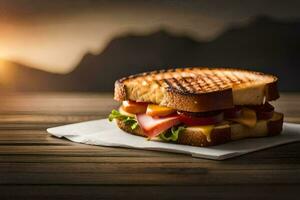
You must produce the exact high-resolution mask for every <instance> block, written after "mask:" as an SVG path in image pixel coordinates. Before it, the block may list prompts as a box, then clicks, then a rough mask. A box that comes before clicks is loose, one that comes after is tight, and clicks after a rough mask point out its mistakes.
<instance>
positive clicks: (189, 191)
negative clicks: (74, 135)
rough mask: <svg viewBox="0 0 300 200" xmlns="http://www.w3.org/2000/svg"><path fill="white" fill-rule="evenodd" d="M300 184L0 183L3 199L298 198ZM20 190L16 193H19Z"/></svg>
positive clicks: (236, 199) (235, 199)
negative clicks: (122, 184)
mask: <svg viewBox="0 0 300 200" xmlns="http://www.w3.org/2000/svg"><path fill="white" fill-rule="evenodd" d="M299 187H300V185H282V184H279V185H256V184H254V185H223V186H220V185H219V186H218V185H216V186H213V187H212V186H164V187H161V186H138V185H134V186H102V185H95V186H93V185H92V186H91V185H89V186H82V185H79V186H78V185H72V186H62V185H47V186H37V185H30V186H23V185H13V186H0V192H1V199H21V200H23V199H24V197H26V199H66V200H69V199H72V200H73V199H157V198H159V199H213V200H215V199H224V198H225V197H230V199H232V200H240V199H279V200H281V199H297V197H298V190H299ZM16 191H17V192H16Z"/></svg>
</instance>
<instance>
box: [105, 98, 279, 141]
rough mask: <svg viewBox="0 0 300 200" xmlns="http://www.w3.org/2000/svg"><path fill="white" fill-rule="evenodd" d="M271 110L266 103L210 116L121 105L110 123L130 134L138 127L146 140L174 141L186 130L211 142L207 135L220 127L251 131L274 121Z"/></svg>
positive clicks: (145, 105) (128, 103) (139, 104)
mask: <svg viewBox="0 0 300 200" xmlns="http://www.w3.org/2000/svg"><path fill="white" fill-rule="evenodd" d="M273 114H274V107H273V106H272V105H271V104H269V103H268V102H266V103H265V104H262V105H257V106H253V105H251V106H235V107H234V108H231V109H226V110H220V111H211V112H201V113H195V112H185V111H179V110H175V109H172V108H169V107H164V106H159V105H156V104H150V103H144V102H134V101H123V102H122V106H121V107H120V108H119V110H113V111H112V112H111V114H110V115H109V120H110V121H112V120H114V119H117V120H121V121H123V122H124V123H125V124H126V125H128V126H130V128H131V129H132V130H135V129H136V128H138V127H140V128H141V129H142V131H143V133H144V134H145V136H147V137H148V138H149V139H153V138H157V137H159V138H160V139H162V140H165V141H173V142H175V141H177V140H178V137H179V135H180V133H181V132H182V131H184V130H185V129H187V128H193V129H198V130H200V131H201V133H202V134H204V135H205V136H206V138H207V141H208V142H210V140H211V139H210V133H211V131H212V130H213V128H214V127H215V126H217V125H220V124H226V123H229V124H230V123H239V124H241V125H243V126H246V127H249V128H254V127H255V126H256V124H257V122H258V121H261V120H268V119H271V118H272V117H273Z"/></svg>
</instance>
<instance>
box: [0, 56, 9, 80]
mask: <svg viewBox="0 0 300 200" xmlns="http://www.w3.org/2000/svg"><path fill="white" fill-rule="evenodd" d="M9 67H10V64H9V63H8V62H6V61H4V60H2V59H0V85H4V86H5V85H6V84H8V83H9V82H10V81H11V76H10V75H11V74H10V70H9Z"/></svg>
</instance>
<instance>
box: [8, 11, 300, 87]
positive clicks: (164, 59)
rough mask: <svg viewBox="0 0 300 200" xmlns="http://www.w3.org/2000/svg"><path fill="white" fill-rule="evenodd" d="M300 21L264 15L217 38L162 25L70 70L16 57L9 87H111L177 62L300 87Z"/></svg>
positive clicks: (119, 40) (85, 58) (86, 58)
mask: <svg viewBox="0 0 300 200" xmlns="http://www.w3.org/2000/svg"><path fill="white" fill-rule="evenodd" d="M298 52H300V22H282V21H278V20H275V19H272V18H269V17H266V16H260V17H257V18H256V19H255V20H253V21H252V22H250V23H249V24H247V25H243V26H236V27H232V28H230V29H228V30H226V31H225V32H223V33H222V34H221V35H220V36H219V37H217V38H216V39H215V40H213V41H209V42H201V41H197V40H195V39H192V38H190V37H187V36H185V35H173V34H170V33H169V32H168V31H166V30H160V31H157V32H154V33H152V34H148V35H135V34H127V35H123V36H120V37H117V38H115V39H113V40H112V41H111V42H110V43H109V44H108V45H107V47H106V48H105V49H104V50H103V51H102V52H101V53H100V54H98V55H94V54H90V53H88V54H86V55H85V56H83V58H82V60H81V62H80V63H79V64H78V66H77V67H76V68H75V69H74V70H73V71H72V72H70V73H68V74H66V75H58V74H51V73H47V72H43V71H40V70H35V69H32V68H28V67H26V66H22V65H18V64H16V63H14V70H13V71H14V73H13V77H14V78H13V79H12V80H13V82H12V83H11V85H12V86H10V87H9V88H10V89H13V90H17V91H112V90H113V87H114V81H115V80H116V79H118V78H120V77H122V76H127V75H129V74H134V73H139V72H144V71H151V70H157V69H167V68H174V67H189V66H209V67H215V66H216V67H220V66H221V67H238V68H244V69H252V70H257V71H262V72H267V73H271V74H274V75H277V76H279V77H280V82H279V87H280V90H282V91H299V90H300V81H299V78H298V76H299V75H298V74H299V72H300V68H299V65H300V58H299V56H298Z"/></svg>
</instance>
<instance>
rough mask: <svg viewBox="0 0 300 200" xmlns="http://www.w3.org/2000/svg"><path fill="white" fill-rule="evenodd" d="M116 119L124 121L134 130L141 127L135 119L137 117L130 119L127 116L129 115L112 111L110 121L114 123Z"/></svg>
mask: <svg viewBox="0 0 300 200" xmlns="http://www.w3.org/2000/svg"><path fill="white" fill-rule="evenodd" d="M114 119H118V120H121V121H123V122H124V123H125V124H126V125H129V126H130V127H131V129H132V130H134V129H136V128H137V127H138V126H139V124H138V122H137V120H136V119H135V117H130V116H127V115H123V114H121V113H120V112H119V111H117V110H112V111H111V113H110V115H109V116H108V120H109V121H110V122H111V121H113V120H114Z"/></svg>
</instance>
